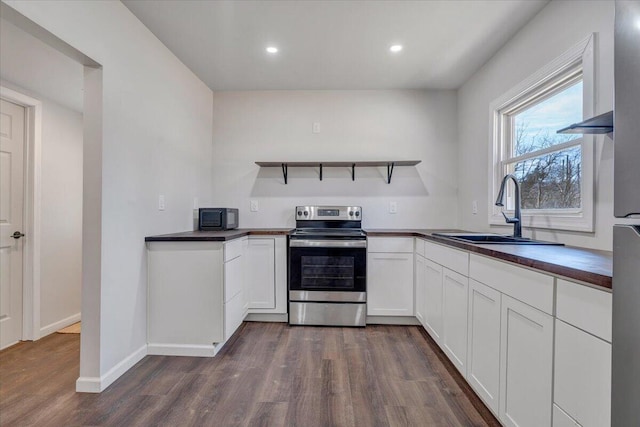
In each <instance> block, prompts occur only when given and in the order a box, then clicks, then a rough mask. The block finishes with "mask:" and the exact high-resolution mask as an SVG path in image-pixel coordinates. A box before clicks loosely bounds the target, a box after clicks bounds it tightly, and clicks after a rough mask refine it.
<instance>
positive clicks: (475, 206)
mask: <svg viewBox="0 0 640 427" xmlns="http://www.w3.org/2000/svg"><path fill="white" fill-rule="evenodd" d="M471 213H472V214H474V215H478V201H477V200H474V201H473V202H471Z"/></svg>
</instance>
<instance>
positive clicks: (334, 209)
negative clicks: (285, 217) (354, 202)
mask: <svg viewBox="0 0 640 427" xmlns="http://www.w3.org/2000/svg"><path fill="white" fill-rule="evenodd" d="M305 220H315V221H318V220H320V221H361V220H362V208H361V207H360V206H297V207H296V221H305Z"/></svg>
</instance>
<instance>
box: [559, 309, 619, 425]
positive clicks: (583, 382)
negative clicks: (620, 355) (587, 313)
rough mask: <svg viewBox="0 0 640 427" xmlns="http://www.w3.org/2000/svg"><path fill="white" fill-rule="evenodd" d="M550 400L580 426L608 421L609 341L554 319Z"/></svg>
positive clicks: (607, 423) (604, 423)
mask: <svg viewBox="0 0 640 427" xmlns="http://www.w3.org/2000/svg"><path fill="white" fill-rule="evenodd" d="M554 372H555V374H554V393H553V400H554V403H555V404H556V405H558V406H559V407H560V408H562V409H563V410H564V411H566V413H567V414H569V415H570V416H571V417H572V418H573V419H575V420H576V421H577V422H578V423H580V425H582V426H583V427H592V426H593V427H606V426H609V425H611V344H609V343H608V342H606V341H603V340H601V339H599V338H596V337H594V336H593V335H590V334H588V333H586V332H583V331H581V330H580V329H577V328H574V327H573V326H571V325H568V324H566V323H564V322H562V321H560V320H557V319H556V349H555V369H554Z"/></svg>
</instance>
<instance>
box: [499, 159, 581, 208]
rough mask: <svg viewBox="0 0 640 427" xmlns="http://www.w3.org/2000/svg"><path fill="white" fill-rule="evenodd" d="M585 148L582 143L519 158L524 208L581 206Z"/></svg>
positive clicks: (519, 175)
mask: <svg viewBox="0 0 640 427" xmlns="http://www.w3.org/2000/svg"><path fill="white" fill-rule="evenodd" d="M581 163H582V152H581V149H580V147H579V146H578V147H572V148H570V149H568V150H563V151H557V152H555V153H550V154H545V155H543V156H540V157H535V158H533V159H529V160H526V161H523V162H518V163H516V164H515V165H512V166H511V167H515V170H514V174H515V176H516V177H517V178H518V181H519V182H520V190H521V198H522V208H523V209H570V208H579V207H580V206H581V201H580V180H581Z"/></svg>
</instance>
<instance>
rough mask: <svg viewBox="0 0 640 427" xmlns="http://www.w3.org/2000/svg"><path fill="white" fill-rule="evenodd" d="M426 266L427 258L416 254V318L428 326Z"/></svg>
mask: <svg viewBox="0 0 640 427" xmlns="http://www.w3.org/2000/svg"><path fill="white" fill-rule="evenodd" d="M425 273H426V267H425V259H424V257H422V256H420V255H417V254H416V271H415V273H414V274H415V279H416V292H415V312H416V319H418V321H419V322H420V324H421V325H422V326H424V327H426V324H425V308H426V303H427V299H426V289H425V287H426V285H427V284H426V275H425Z"/></svg>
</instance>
